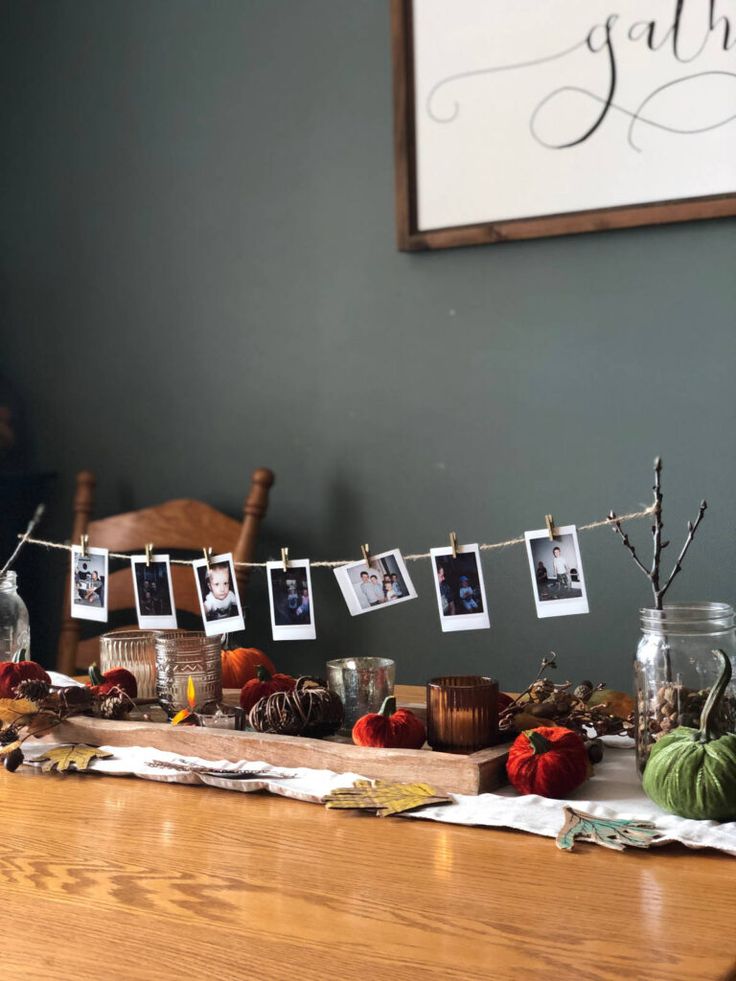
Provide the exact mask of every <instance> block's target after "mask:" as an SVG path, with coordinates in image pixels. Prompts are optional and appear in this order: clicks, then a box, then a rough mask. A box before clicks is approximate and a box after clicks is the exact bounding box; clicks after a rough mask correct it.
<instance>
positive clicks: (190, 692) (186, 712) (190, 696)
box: [171, 675, 197, 726]
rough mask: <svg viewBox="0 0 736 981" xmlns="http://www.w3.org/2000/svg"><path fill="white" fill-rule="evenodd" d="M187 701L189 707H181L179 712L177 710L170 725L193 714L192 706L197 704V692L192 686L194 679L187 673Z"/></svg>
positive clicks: (175, 724) (174, 724)
mask: <svg viewBox="0 0 736 981" xmlns="http://www.w3.org/2000/svg"><path fill="white" fill-rule="evenodd" d="M187 701H188V702H189V708H183V709H182V710H181V712H177V713H176V715H175V716H174V718H173V719H172V720H171V724H172V726H178V725H179V723H180V722H184V720H185V719H188V718H189V717H190V716H191V715H194V707H195V705H196V704H197V692H196V689H195V687H194V679H193V678H192V676H191V675H189V680H188V681H187Z"/></svg>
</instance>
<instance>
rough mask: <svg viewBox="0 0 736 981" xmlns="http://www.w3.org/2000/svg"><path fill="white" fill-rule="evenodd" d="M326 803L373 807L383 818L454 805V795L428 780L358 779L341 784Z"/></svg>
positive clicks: (341, 807)
mask: <svg viewBox="0 0 736 981" xmlns="http://www.w3.org/2000/svg"><path fill="white" fill-rule="evenodd" d="M323 803H324V804H326V805H327V807H328V808H330V809H337V810H352V809H354V808H355V809H358V810H369V811H375V812H376V813H377V814H378V816H379V817H386V816H387V815H389V814H401V813H402V811H414V810H416V809H417V808H418V807H427V806H428V805H430V804H451V803H452V798H451V797H448V796H447V794H443V793H442V791H439V790H436V789H435V788H434V787H431V786H430V785H429V784H427V783H384V782H383V781H382V780H356V781H355V783H354V784H353V786H352V787H338V788H337V790H333V791H331V792H330V793H329V794H327V796H326V797H325V798H323Z"/></svg>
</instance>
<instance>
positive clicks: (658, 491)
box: [649, 457, 662, 609]
mask: <svg viewBox="0 0 736 981" xmlns="http://www.w3.org/2000/svg"><path fill="white" fill-rule="evenodd" d="M652 489H653V491H654V525H653V527H652V536H653V538H654V550H653V552H652V571H651V573H650V577H649V578H650V579H651V580H652V590H653V591H654V597H655V602H656V599H657V595H658V593H659V566H660V563H661V561H662V460H661V458H660V457H657V458H656V460H655V461H654V487H653V488H652ZM657 609H659V606H657Z"/></svg>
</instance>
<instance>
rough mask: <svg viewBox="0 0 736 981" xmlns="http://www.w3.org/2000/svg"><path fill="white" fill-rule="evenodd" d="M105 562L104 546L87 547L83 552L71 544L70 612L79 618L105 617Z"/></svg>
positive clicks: (77, 546)
mask: <svg viewBox="0 0 736 981" xmlns="http://www.w3.org/2000/svg"><path fill="white" fill-rule="evenodd" d="M107 562H108V553H107V549H105V548H88V549H87V551H86V553H85V554H84V555H82V550H81V548H80V546H79V545H74V546H73V547H72V572H71V593H72V595H71V600H72V608H71V613H72V616H73V617H75V618H76V619H78V620H96V621H99V622H106V621H107Z"/></svg>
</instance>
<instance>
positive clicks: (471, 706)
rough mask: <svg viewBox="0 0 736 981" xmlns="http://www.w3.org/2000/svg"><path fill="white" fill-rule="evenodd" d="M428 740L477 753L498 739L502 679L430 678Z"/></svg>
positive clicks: (435, 745) (443, 747)
mask: <svg viewBox="0 0 736 981" xmlns="http://www.w3.org/2000/svg"><path fill="white" fill-rule="evenodd" d="M427 742H428V743H429V745H430V746H431V747H432V749H436V750H440V751H442V752H446V753H474V752H476V750H479V749H483V748H484V747H486V746H493V745H494V744H495V743H497V742H498V682H497V681H495V680H494V679H493V678H485V677H482V676H481V675H464V676H463V675H446V676H444V677H442V678H432V680H431V681H429V682H427Z"/></svg>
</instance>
